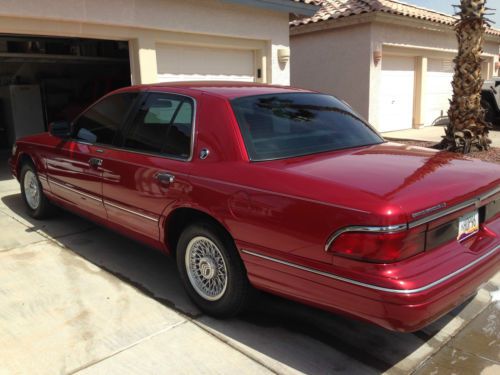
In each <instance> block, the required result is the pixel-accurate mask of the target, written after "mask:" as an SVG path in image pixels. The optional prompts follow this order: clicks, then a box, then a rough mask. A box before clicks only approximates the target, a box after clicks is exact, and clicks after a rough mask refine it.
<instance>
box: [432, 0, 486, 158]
mask: <svg viewBox="0 0 500 375" xmlns="http://www.w3.org/2000/svg"><path fill="white" fill-rule="evenodd" d="M485 6H486V0H460V6H459V8H460V12H459V13H458V15H459V16H460V19H459V20H458V21H457V24H456V26H455V30H456V34H457V39H458V55H457V57H456V58H455V60H454V62H455V75H454V77H453V82H452V86H453V98H452V100H451V101H450V109H449V111H448V116H449V118H450V123H449V125H448V127H447V128H446V130H445V136H444V137H443V141H442V143H441V146H442V148H444V149H447V150H450V151H455V152H463V153H469V152H470V151H471V150H473V149H475V150H479V151H482V150H488V149H489V147H490V143H491V140H490V139H489V138H488V133H489V128H490V126H491V125H490V124H488V123H487V122H486V121H485V111H484V109H483V108H482V107H481V87H482V86H483V82H484V80H483V78H482V76H481V67H482V63H483V59H482V57H481V54H482V53H483V41H484V31H485V29H486V26H487V25H488V23H487V21H486V19H485V18H484V13H485V9H486V8H485Z"/></svg>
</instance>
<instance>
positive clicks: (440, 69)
mask: <svg viewBox="0 0 500 375" xmlns="http://www.w3.org/2000/svg"><path fill="white" fill-rule="evenodd" d="M427 64H428V65H427V85H426V88H425V91H424V100H425V102H424V125H425V126H429V125H434V124H436V123H439V121H440V120H443V118H444V119H446V118H447V116H448V109H449V107H450V99H451V97H452V95H453V90H452V87H451V81H453V60H452V58H451V57H450V58H449V59H428V63H427Z"/></svg>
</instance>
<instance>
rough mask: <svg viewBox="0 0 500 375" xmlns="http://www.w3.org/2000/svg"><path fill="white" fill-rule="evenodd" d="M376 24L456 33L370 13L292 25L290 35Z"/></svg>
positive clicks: (444, 25)
mask: <svg viewBox="0 0 500 375" xmlns="http://www.w3.org/2000/svg"><path fill="white" fill-rule="evenodd" d="M374 22H380V23H390V24H394V25H401V26H407V27H414V28H422V27H424V28H425V29H431V30H435V31H441V32H449V33H454V29H453V25H450V24H447V23H440V22H435V21H431V20H425V19H421V18H412V17H408V16H403V15H400V14H392V13H385V12H370V13H362V14H356V15H352V16H349V17H342V18H337V19H329V20H326V21H320V22H314V23H308V24H305V25H298V26H293V25H291V26H290V35H300V34H305V33H310V32H315V31H321V30H327V29H336V28H340V27H346V26H352V25H359V24H363V23H374ZM485 40H487V41H493V42H497V43H498V42H500V35H496V34H490V33H486V34H485Z"/></svg>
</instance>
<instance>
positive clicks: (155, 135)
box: [124, 93, 194, 159]
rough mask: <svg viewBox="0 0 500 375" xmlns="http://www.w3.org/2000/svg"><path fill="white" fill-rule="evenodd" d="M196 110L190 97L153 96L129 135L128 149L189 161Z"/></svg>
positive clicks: (146, 103) (142, 109)
mask: <svg viewBox="0 0 500 375" xmlns="http://www.w3.org/2000/svg"><path fill="white" fill-rule="evenodd" d="M193 107H194V104H193V100H192V99H190V98H188V97H184V96H178V95H171V94H156V93H154V94H149V95H148V97H147V100H146V102H145V103H144V105H143V106H142V107H141V108H140V110H139V111H138V113H137V115H136V116H135V119H134V121H133V123H132V125H131V126H130V128H129V130H128V131H127V133H126V135H125V140H124V147H125V148H127V149H131V150H137V151H144V152H151V153H159V154H165V155H167V156H172V157H175V158H181V159H188V158H189V156H190V150H191V130H192V123H193Z"/></svg>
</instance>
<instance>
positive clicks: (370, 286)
mask: <svg viewBox="0 0 500 375" xmlns="http://www.w3.org/2000/svg"><path fill="white" fill-rule="evenodd" d="M498 249H500V245H497V246H496V247H494V248H493V249H492V250H490V251H488V252H487V253H486V254H483V255H481V256H480V257H479V258H477V259H475V260H474V261H473V262H471V263H469V264H467V265H466V266H464V267H462V268H460V269H458V270H456V271H454V272H452V273H450V274H449V275H446V276H444V277H442V278H440V279H439V280H436V281H434V282H432V283H430V284H427V285H425V286H423V287H420V288H417V289H391V288H384V287H381V286H377V285H373V284H367V283H363V282H361V281H357V280H353V279H349V278H346V277H342V276H338V275H335V274H332V273H328V272H323V271H319V270H316V269H313V268H309V267H304V266H301V265H299V264H295V263H290V262H286V261H284V260H280V259H276V258H272V257H269V256H267V255H262V254H259V253H255V252H253V251H249V250H243V249H241V252H242V253H245V254H248V255H252V256H254V257H257V258H261V259H266V260H269V261H271V262H274V263H279V264H282V265H285V266H289V267H292V268H296V269H299V270H301V271H305V272H310V273H314V274H316V275H319V276H324V277H328V278H330V279H334V280H338V281H343V282H346V283H349V284H353V285H357V286H361V287H363V288H368V289H373V290H378V291H381V292H386V293H394V294H416V293H420V292H424V291H426V290H428V289H431V288H433V287H435V286H437V285H439V284H442V283H444V282H445V281H447V280H449V279H451V278H452V277H455V276H457V275H459V274H461V273H462V272H464V271H466V270H468V269H469V268H471V267H474V266H475V265H476V264H478V263H479V262H481V261H482V260H484V259H486V258H488V257H489V256H491V255H493V254H494V253H495V252H496V251H497V250H498Z"/></svg>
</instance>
